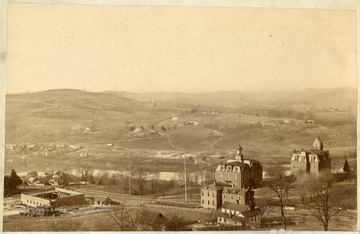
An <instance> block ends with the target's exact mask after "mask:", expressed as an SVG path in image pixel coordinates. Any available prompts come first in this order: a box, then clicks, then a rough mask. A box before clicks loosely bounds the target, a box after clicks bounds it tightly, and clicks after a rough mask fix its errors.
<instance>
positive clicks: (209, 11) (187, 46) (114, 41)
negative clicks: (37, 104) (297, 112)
mask: <svg viewBox="0 0 360 234" xmlns="http://www.w3.org/2000/svg"><path fill="white" fill-rule="evenodd" d="M355 16H356V15H355V11H346V10H295V9H293V10H289V9H255V8H252V9H245V8H216V7H207V8H205V7H155V6H152V7H144V6H143V7H140V6H137V7H135V6H132V7H130V6H128V7H126V6H94V5H81V6H80V5H68V6H67V5H54V4H51V5H50V4H20V3H9V4H8V41H7V45H8V52H7V56H8V57H7V80H6V83H7V92H8V93H15V92H26V91H28V90H29V91H42V90H47V89H56V88H74V89H87V90H91V91H103V90H118V91H120V90H122V91H131V92H157V91H176V92H198V91H200V92H204V91H219V90H246V89H252V90H254V89H263V88H267V89H286V88H289V89H294V88H295V89H303V88H334V87H357V86H356V51H355V49H356V39H355V32H356V18H355Z"/></svg>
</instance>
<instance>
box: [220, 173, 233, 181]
mask: <svg viewBox="0 0 360 234" xmlns="http://www.w3.org/2000/svg"><path fill="white" fill-rule="evenodd" d="M220 177H221V178H223V174H222V173H221V174H220ZM227 178H228V179H230V175H229V174H227ZM234 179H235V180H237V175H234Z"/></svg>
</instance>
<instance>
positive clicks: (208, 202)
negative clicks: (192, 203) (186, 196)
mask: <svg viewBox="0 0 360 234" xmlns="http://www.w3.org/2000/svg"><path fill="white" fill-rule="evenodd" d="M201 204H203V205H204V204H205V201H204V199H202V200H201ZM207 204H208V205H210V200H208V201H207ZM212 204H213V206H215V201H212Z"/></svg>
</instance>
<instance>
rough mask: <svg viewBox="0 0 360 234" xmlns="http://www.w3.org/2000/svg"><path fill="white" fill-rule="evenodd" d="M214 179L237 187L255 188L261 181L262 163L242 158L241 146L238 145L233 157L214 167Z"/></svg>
mask: <svg viewBox="0 0 360 234" xmlns="http://www.w3.org/2000/svg"><path fill="white" fill-rule="evenodd" d="M215 181H217V182H222V183H226V184H229V185H231V186H233V187H235V188H238V189H239V188H249V187H250V186H251V187H254V188H257V187H259V186H260V185H261V183H262V165H261V163H260V162H259V161H257V160H252V159H244V156H243V153H242V147H241V146H239V149H238V151H237V156H236V158H235V159H229V160H228V161H227V162H226V163H225V164H220V165H219V166H218V167H217V168H216V171H215Z"/></svg>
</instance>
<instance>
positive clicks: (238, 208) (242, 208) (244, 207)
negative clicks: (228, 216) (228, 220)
mask: <svg viewBox="0 0 360 234" xmlns="http://www.w3.org/2000/svg"><path fill="white" fill-rule="evenodd" d="M221 208H224V209H228V210H234V211H239V212H240V213H242V212H244V211H246V210H250V206H248V205H243V204H236V203H231V202H224V204H223V205H222V206H221Z"/></svg>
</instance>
